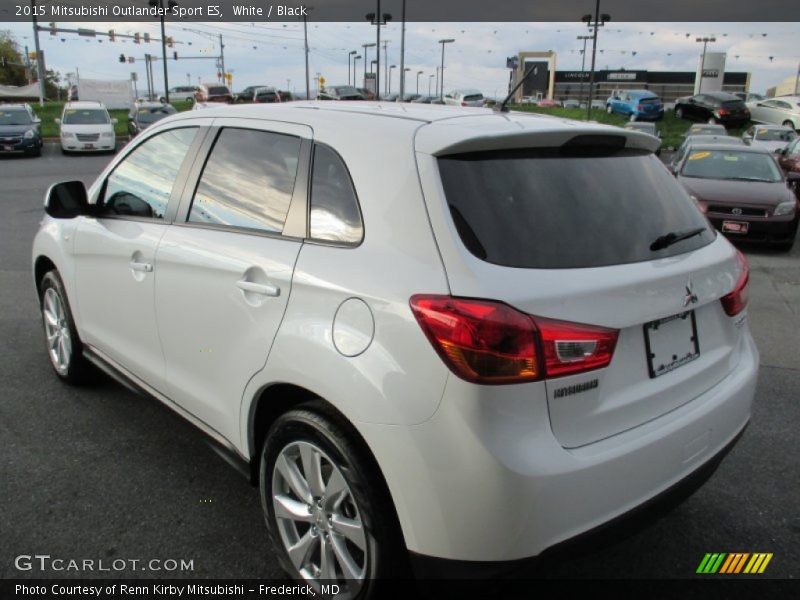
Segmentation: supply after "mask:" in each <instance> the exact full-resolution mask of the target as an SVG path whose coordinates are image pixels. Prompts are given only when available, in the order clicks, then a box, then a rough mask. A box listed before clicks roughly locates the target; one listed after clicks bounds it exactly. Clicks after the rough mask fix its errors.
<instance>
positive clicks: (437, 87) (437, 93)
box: [436, 65, 439, 96]
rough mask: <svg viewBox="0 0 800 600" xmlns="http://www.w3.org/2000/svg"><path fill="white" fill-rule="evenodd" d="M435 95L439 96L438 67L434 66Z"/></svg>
mask: <svg viewBox="0 0 800 600" xmlns="http://www.w3.org/2000/svg"><path fill="white" fill-rule="evenodd" d="M436 95H437V96H438V95H439V65H436Z"/></svg>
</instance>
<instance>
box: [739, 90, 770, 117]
mask: <svg viewBox="0 0 800 600" xmlns="http://www.w3.org/2000/svg"><path fill="white" fill-rule="evenodd" d="M733 95H734V96H736V97H737V98H740V99H741V100H744V103H745V104H747V103H748V102H756V101H759V100H766V99H767V97H766V96H764V95H763V94H754V93H753V92H747V93H745V92H734V93H733ZM750 112H751V113H752V112H753V111H752V110H751V111H750Z"/></svg>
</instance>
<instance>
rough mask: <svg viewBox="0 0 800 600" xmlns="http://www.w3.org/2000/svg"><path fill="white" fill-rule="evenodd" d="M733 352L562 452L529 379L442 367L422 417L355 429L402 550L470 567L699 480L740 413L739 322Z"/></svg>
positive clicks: (745, 405) (744, 365)
mask: <svg viewBox="0 0 800 600" xmlns="http://www.w3.org/2000/svg"><path fill="white" fill-rule="evenodd" d="M739 356H740V360H739V362H738V365H737V366H736V368H735V370H734V371H733V372H732V373H731V374H730V375H729V376H728V377H726V378H725V379H724V380H723V381H721V382H720V383H719V384H717V385H716V386H714V387H713V388H711V389H710V390H708V391H707V392H706V393H704V394H702V395H701V396H699V397H697V398H695V399H694V400H691V401H690V402H687V403H686V404H684V405H683V406H681V407H679V408H677V409H675V410H673V411H671V412H669V413H667V414H665V415H662V416H661V417H658V418H656V419H653V420H652V421H649V422H647V423H645V424H643V425H640V426H638V427H635V428H634V429H631V430H628V431H625V432H622V433H619V434H617V435H614V436H612V437H610V438H607V439H605V440H602V441H599V442H596V443H592V444H589V445H586V446H583V447H581V448H576V449H571V450H569V449H565V448H563V447H562V446H561V445H560V444H559V443H558V442H557V440H556V439H555V438H554V436H553V433H552V431H551V427H550V421H549V414H548V410H547V400H546V397H545V395H544V390H543V387H542V388H539V387H538V386H539V384H536V383H534V384H526V385H520V386H496V387H493V388H491V389H487V388H484V387H481V386H476V385H471V384H467V383H466V382H463V381H461V380H458V379H456V378H455V377H453V376H451V377H450V378H449V380H448V384H447V389H446V390H445V394H444V397H443V398H442V402H441V404H440V407H439V410H438V412H437V413H436V414H435V415H434V416H433V417H432V418H431V419H430V420H429V421H427V422H425V423H422V424H420V425H417V426H414V427H397V426H381V425H366V424H359V425H360V426H359V429H360V430H361V432H362V434H363V435H364V437H365V439H366V441H367V443H368V444H369V445H370V447H371V448H372V450H373V452H374V454H375V456H376V458H377V460H378V463H379V465H380V466H381V469H382V471H383V473H384V476H385V478H386V481H387V484H388V485H389V489H390V491H391V494H392V497H393V499H394V502H395V506H396V508H397V513H398V517H399V519H400V523H401V526H402V529H403V533H404V536H405V541H406V545H407V547H408V549H409V550H410V551H411V552H412V553H414V554H416V555H422V556H423V557H429V558H438V559H447V560H454V561H469V562H471V563H476V566H477V563H482V562H485V563H502V562H506V561H517V560H521V559H525V558H530V557H535V556H537V555H540V554H542V553H543V552H544V551H545V550H547V549H548V548H551V547H553V546H556V545H557V544H560V543H561V542H564V541H565V540H568V539H571V538H574V537H576V536H578V535H580V534H583V533H585V532H587V531H591V530H593V529H595V528H597V527H599V526H601V525H603V524H605V523H608V522H610V521H613V520H614V519H616V518H617V517H620V516H621V515H624V514H625V513H628V512H629V511H631V510H633V509H635V508H636V507H639V506H641V505H643V504H646V503H648V502H649V501H651V500H652V499H653V498H656V497H658V496H659V495H661V494H663V493H665V492H667V491H668V490H669V489H670V488H673V487H674V486H676V485H678V484H679V483H680V482H682V481H684V480H687V478H690V477H692V476H693V474H697V479H702V472H701V471H700V469H701V468H703V467H704V466H708V467H710V468H713V465H714V462H713V461H714V460H715V459H717V458H721V456H722V455H723V453H724V452H725V451H726V449H728V446H729V445H731V444H732V442H733V441H734V440H735V439H736V438H737V436H738V435H740V434H741V432H742V430H743V429H744V427H745V426H746V424H747V422H748V420H749V418H750V409H751V404H752V399H753V396H754V393H755V385H756V377H757V371H758V352H757V350H756V348H755V345H754V343H753V341H752V337H751V336H750V334H749V332H747V331H746V330H745V331H744V332H743V334H742V338H741V352H740V354H739ZM689 481H691V479H689ZM424 561H425V559H420V558H419V556H417V563H419V562H424ZM494 566H498V565H494ZM499 566H500V567H501V568H502V565H499ZM489 567H490V568H492V567H493V565H489Z"/></svg>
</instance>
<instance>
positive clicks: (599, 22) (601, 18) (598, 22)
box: [581, 0, 611, 120]
mask: <svg viewBox="0 0 800 600" xmlns="http://www.w3.org/2000/svg"><path fill="white" fill-rule="evenodd" d="M581 20H582V21H583V22H584V23H586V24H587V25H588V26H589V27H592V28H594V30H593V32H592V71H591V73H590V74H589V101H588V102H587V103H586V120H591V119H592V98H593V97H594V67H595V62H596V58H597V31H598V29H600V27H602V26H603V25H605V24H606V22H608V21H610V20H611V16H610V15H607V14H605V13H603V14H602V15H601V14H600V0H597V3H596V4H595V10H594V22H592V15H590V14H589V15H583V18H582V19H581Z"/></svg>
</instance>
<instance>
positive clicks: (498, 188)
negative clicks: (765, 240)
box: [439, 149, 714, 269]
mask: <svg viewBox="0 0 800 600" xmlns="http://www.w3.org/2000/svg"><path fill="white" fill-rule="evenodd" d="M439 169H440V172H441V177H442V183H443V185H444V190H445V195H446V198H447V202H448V204H449V206H450V212H451V215H452V218H453V221H454V224H455V226H456V229H457V231H458V233H459V235H460V237H461V240H462V241H463V243H464V245H465V246H466V247H467V248H468V249H469V250H470V252H472V253H473V254H474V255H475V256H477V257H478V258H481V259H483V260H485V261H487V262H490V263H495V264H500V265H505V266H510V267H527V268H543V269H548V268H576V267H598V266H603V265H613V264H623V263H631V262H638V261H645V260H652V259H657V258H663V257H665V256H672V255H675V254H680V253H682V252H687V251H689V250H693V249H696V248H699V247H701V246H704V245H706V244H708V243H709V242H710V241H711V240H712V239H713V238H714V233H713V232H712V231H711V230H708V232H706V233H703V234H702V235H700V236H698V237H694V238H690V239H688V240H685V241H683V242H680V243H678V244H675V245H673V246H670V247H669V248H666V249H664V250H659V251H655V252H653V251H651V250H650V244H652V243H653V241H655V239H656V238H658V237H659V236H662V235H664V234H666V233H669V232H671V231H680V230H685V229H691V228H694V227H704V226H707V224H708V223H707V222H706V220H705V219H704V217H703V215H702V214H701V213H700V212H699V211H698V209H697V208H696V207H695V206H694V205H693V204H692V202H691V200H689V198H688V196H687V194H686V192H684V191H683V188H682V187H681V186H680V185H679V184H678V183H677V182H676V181H675V180H674V178H673V177H671V176H670V174H669V173H668V171H667V170H666V169H665V168H664V166H663V165H662V164H661V162H660V161H659V160H658V159H657V158H656V157H655V156H653V155H652V154H648V153H643V152H634V151H626V150H622V151H618V152H616V153H615V154H613V155H611V156H608V155H596V156H585V155H581V156H575V155H574V154H572V153H569V154H568V153H566V152H564V151H561V150H559V149H541V150H533V149H531V150H511V151H492V152H477V153H469V154H460V155H454V156H449V157H443V158H440V159H439Z"/></svg>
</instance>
